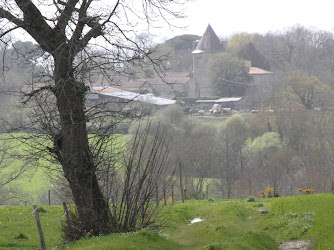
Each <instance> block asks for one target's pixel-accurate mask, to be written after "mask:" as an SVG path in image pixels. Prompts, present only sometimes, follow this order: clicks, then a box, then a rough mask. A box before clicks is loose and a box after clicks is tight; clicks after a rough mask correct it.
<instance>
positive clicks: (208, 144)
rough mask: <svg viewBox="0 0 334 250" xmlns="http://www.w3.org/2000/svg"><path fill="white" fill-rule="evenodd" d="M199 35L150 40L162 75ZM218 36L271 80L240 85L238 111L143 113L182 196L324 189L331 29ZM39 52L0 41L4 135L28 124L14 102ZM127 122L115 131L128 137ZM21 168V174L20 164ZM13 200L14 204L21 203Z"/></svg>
mask: <svg viewBox="0 0 334 250" xmlns="http://www.w3.org/2000/svg"><path fill="white" fill-rule="evenodd" d="M198 39H199V37H198V36H194V35H182V36H178V37H174V38H172V39H169V40H167V41H166V42H164V43H162V44H158V45H156V50H155V51H156V52H155V53H154V54H153V55H152V58H155V57H156V58H160V57H161V56H165V59H166V60H165V61H164V66H165V68H167V69H168V70H169V71H171V72H191V71H192V57H191V52H192V50H193V42H194V41H195V40H198ZM226 40H227V41H226V43H227V50H226V51H225V53H227V54H228V55H229V58H230V59H231V58H234V59H235V60H239V61H240V62H244V61H245V60H248V61H251V62H252V66H255V67H260V68H263V69H266V70H270V71H272V72H274V77H273V79H272V81H270V82H267V83H266V84H265V85H263V86H261V88H258V87H257V88H255V87H254V88H252V87H249V88H247V89H246V92H245V98H246V99H248V100H251V101H250V102H248V103H247V104H245V106H244V107H243V110H242V111H244V112H242V111H241V112H239V114H235V115H233V116H231V117H228V118H214V117H211V118H210V119H198V118H197V117H193V116H189V115H186V114H185V112H184V110H183V109H184V108H183V107H182V106H180V105H175V106H172V107H170V108H168V109H165V110H163V111H161V112H160V111H159V112H157V113H156V114H154V115H153V116H152V117H151V118H150V119H151V121H152V126H151V127H152V129H153V130H154V128H156V127H157V126H158V124H160V126H161V125H162V126H165V127H167V128H168V131H167V138H166V141H165V143H166V144H168V146H169V150H170V156H171V160H170V162H169V165H170V167H171V168H175V167H177V168H178V167H179V166H181V171H182V176H183V180H184V184H183V185H184V188H185V189H186V195H187V198H195V199H200V198H204V197H205V195H206V192H207V191H206V190H208V195H209V196H212V197H219V198H225V197H227V198H231V197H244V196H248V195H257V193H258V192H259V191H260V190H264V189H265V188H267V187H268V186H270V187H275V191H277V192H278V193H279V194H280V195H294V194H297V193H298V191H297V189H298V188H303V189H306V188H311V187H312V188H314V190H315V191H316V192H333V190H334V185H333V181H334V175H333V173H332V172H333V167H334V166H333V164H334V159H333V157H334V156H333V155H334V154H333V147H334V140H333V136H332V135H333V132H334V131H333V130H334V125H333V124H334V117H333V97H334V94H333V86H334V80H333V79H334V78H333V73H334V35H333V33H330V32H324V31H319V30H313V29H310V28H305V27H302V26H295V27H292V28H289V29H287V30H285V31H282V32H279V33H268V34H266V35H260V34H249V33H240V34H235V35H234V36H232V37H230V38H228V39H226ZM39 57H40V53H39V48H38V46H36V45H34V44H32V43H31V42H21V41H17V42H16V43H14V44H13V46H6V45H3V47H1V56H0V58H1V70H2V73H4V74H1V81H0V88H1V90H0V102H1V110H0V116H1V119H2V123H1V125H0V130H1V132H3V133H6V132H8V131H9V130H10V129H11V127H12V126H16V127H19V126H21V125H22V124H24V123H29V122H30V119H29V117H28V113H29V111H31V109H29V108H22V107H21V101H22V100H21V97H22V96H21V95H20V93H21V92H22V91H23V92H24V91H25V89H26V88H27V85H29V84H31V83H32V82H33V75H35V74H36V73H40V72H43V71H47V70H48V67H47V66H46V65H41V63H40V61H39V59H38V58H39ZM230 62H231V60H230ZM226 63H229V62H226ZM129 70H133V71H134V72H136V73H135V75H136V77H137V78H141V77H143V78H147V77H150V76H152V74H154V69H153V68H150V67H149V66H145V67H144V68H143V69H141V70H142V71H141V73H140V74H139V73H138V70H137V69H134V68H133V69H129V68H126V70H125V71H129ZM212 70H213V71H214V70H216V71H217V70H219V68H218V69H217V68H215V67H213V68H212ZM43 80H44V79H43V78H41V79H40V81H41V82H42V81H43ZM34 81H36V79H34ZM216 84H219V83H216ZM180 101H182V100H180ZM249 103H251V104H250V106H247V105H249ZM253 108H257V109H259V110H260V112H259V113H256V114H250V113H249V112H248V110H249V109H253ZM246 111H247V112H246ZM130 123H131V121H129V120H128V121H127V124H130ZM122 126H124V124H123V125H122ZM135 126H136V125H132V126H131V128H130V129H129V130H128V131H127V130H124V129H122V130H118V131H122V133H125V134H126V133H129V134H131V133H133V132H132V131H135ZM21 132H29V131H21ZM5 149H6V147H3V153H2V159H3V161H2V162H3V165H2V166H9V165H10V162H9V161H7V162H5V161H4V160H5V151H6V150H5ZM21 167H22V172H23V169H25V168H26V167H27V165H26V164H21V165H20V169H21ZM20 171H21V170H20ZM20 171H18V173H21V172H20ZM12 177H13V178H12V179H11V180H14V179H15V176H12ZM9 179H10V178H9ZM6 180H8V178H7V179H6ZM13 183H15V181H13ZM50 183H51V182H50ZM175 183H176V184H175V185H178V182H175ZM64 185H65V184H64ZM14 186H15V184H12V185H11V184H8V183H7V182H3V183H0V188H1V189H0V191H1V190H2V191H1V194H2V195H3V196H2V197H3V198H2V200H3V202H4V203H6V202H7V201H6V200H7V199H5V198H4V195H5V194H8V193H9V192H8V190H12V191H11V192H12V193H15V194H16V196H19V195H18V193H17V192H14V191H13V189H14ZM50 189H54V190H55V192H58V193H61V192H60V190H62V191H63V190H66V188H64V186H59V184H57V185H55V184H50ZM177 190H179V188H177ZM43 192H44V193H43V194H41V195H39V196H36V197H35V198H34V199H35V200H36V199H40V200H43V202H45V192H46V189H44V190H43ZM1 194H0V195H1ZM42 197H43V198H42ZM8 202H9V203H10V201H8ZM15 202H17V203H18V204H20V203H21V204H22V202H23V200H22V199H17V200H16V201H15Z"/></svg>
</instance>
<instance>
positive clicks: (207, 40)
mask: <svg viewBox="0 0 334 250" xmlns="http://www.w3.org/2000/svg"><path fill="white" fill-rule="evenodd" d="M222 47H223V46H222V43H221V41H220V40H219V38H218V36H217V35H216V33H215V32H214V31H213V29H212V27H211V25H210V24H209V25H208V27H207V28H206V31H205V32H204V34H203V36H202V38H201V40H200V41H199V42H198V44H197V46H196V49H195V50H194V51H193V52H192V53H196V54H198V53H213V52H218V51H221V50H222Z"/></svg>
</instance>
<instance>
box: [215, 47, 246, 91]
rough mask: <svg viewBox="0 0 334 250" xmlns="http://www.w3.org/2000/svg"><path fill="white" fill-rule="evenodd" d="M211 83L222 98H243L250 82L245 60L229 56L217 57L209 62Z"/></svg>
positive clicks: (220, 55)
mask: <svg viewBox="0 0 334 250" xmlns="http://www.w3.org/2000/svg"><path fill="white" fill-rule="evenodd" d="M209 67H210V70H211V83H212V84H214V85H215V86H216V88H217V94H218V95H220V96H225V97H231V96H242V95H243V94H244V92H245V90H246V88H247V85H248V84H249V82H250V76H249V75H248V71H249V70H248V68H247V67H246V66H245V62H244V61H243V60H240V59H238V58H237V57H235V56H233V55H231V54H228V53H220V54H217V55H215V56H214V57H213V58H212V59H211V60H210V62H209Z"/></svg>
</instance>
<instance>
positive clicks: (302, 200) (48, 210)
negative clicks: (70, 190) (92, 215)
mask: <svg viewBox="0 0 334 250" xmlns="http://www.w3.org/2000/svg"><path fill="white" fill-rule="evenodd" d="M333 205H334V196H333V195H330V194H315V195H307V196H296V197H281V198H275V199H256V200H255V202H247V201H246V199H232V200H211V201H195V200H191V201H186V202H185V203H184V204H182V203H176V204H175V205H174V206H168V207H167V209H168V212H167V214H168V215H167V216H168V227H166V228H164V229H162V230H161V231H160V232H153V231H149V230H143V231H139V232H136V233H127V234H114V235H109V236H101V237H96V238H91V237H89V234H87V238H86V239H82V240H80V241H77V242H75V243H73V244H67V245H60V243H61V235H60V223H59V222H60V221H61V220H62V219H63V214H62V208H61V207H60V206H50V207H49V206H45V207H44V211H43V209H42V210H41V211H42V212H41V213H40V217H41V223H42V227H43V231H44V234H45V240H46V245H47V247H48V248H51V247H55V246H58V247H57V248H62V247H68V248H70V249H278V244H279V243H281V242H287V241H294V240H300V239H309V240H311V242H312V244H313V247H314V248H315V249H333V248H334V242H333V239H334V228H333V226H332V225H333V224H334V213H333V212H334V211H333V210H334V206H333ZM31 212H32V208H31V207H1V208H0V228H1V229H2V232H1V234H0V248H21V249H28V248H29V249H31V248H38V247H39V238H38V231H37V227H36V222H35V221H34V219H33V218H32V216H31V215H30V214H31ZM194 218H201V219H203V221H201V222H198V223H194V224H190V222H189V221H190V220H191V219H194ZM20 235H21V236H20ZM24 236H25V237H24Z"/></svg>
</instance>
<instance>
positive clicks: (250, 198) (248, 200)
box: [247, 196, 255, 202]
mask: <svg viewBox="0 0 334 250" xmlns="http://www.w3.org/2000/svg"><path fill="white" fill-rule="evenodd" d="M247 202H255V197H254V196H249V197H248V199H247Z"/></svg>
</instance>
